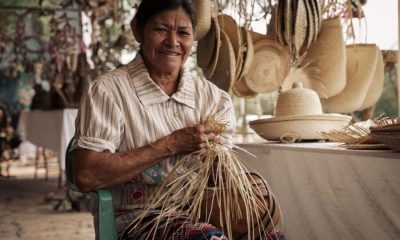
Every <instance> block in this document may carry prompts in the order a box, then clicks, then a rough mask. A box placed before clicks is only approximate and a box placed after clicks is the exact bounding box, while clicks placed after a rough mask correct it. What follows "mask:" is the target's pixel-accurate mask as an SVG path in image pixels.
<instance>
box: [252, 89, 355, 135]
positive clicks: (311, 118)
mask: <svg viewBox="0 0 400 240" xmlns="http://www.w3.org/2000/svg"><path fill="white" fill-rule="evenodd" d="M350 120H351V117H350V116H345V115H341V114H324V113H323V112H322V108H321V103H320V100H319V96H318V94H317V93H316V92H315V91H313V90H311V89H306V88H303V85H302V84H301V83H300V82H296V83H294V84H293V88H292V89H290V90H288V91H285V92H283V93H281V94H280V95H279V96H278V101H277V104H276V110H275V117H272V118H267V119H259V120H255V121H251V122H250V127H251V128H252V129H254V131H255V132H256V133H257V134H258V135H260V136H261V137H263V138H265V139H267V140H281V141H284V140H285V139H290V140H318V139H326V137H325V136H323V135H322V134H320V133H321V132H327V131H331V130H336V129H341V128H342V127H343V126H346V125H347V124H348V123H349V122H350Z"/></svg>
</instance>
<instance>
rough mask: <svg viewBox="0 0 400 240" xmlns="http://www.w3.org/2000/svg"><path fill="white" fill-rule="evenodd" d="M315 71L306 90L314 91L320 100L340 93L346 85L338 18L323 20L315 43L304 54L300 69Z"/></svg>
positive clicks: (342, 44) (340, 29) (344, 60)
mask: <svg viewBox="0 0 400 240" xmlns="http://www.w3.org/2000/svg"><path fill="white" fill-rule="evenodd" d="M302 66H304V67H308V68H311V69H316V70H317V71H318V74H314V75H312V76H309V77H310V83H309V84H310V85H305V87H307V88H311V89H313V90H315V91H316V92H317V93H318V95H319V96H320V97H321V98H329V97H331V96H334V95H336V94H338V93H340V92H341V91H342V90H343V89H344V87H345V85H346V47H345V43H344V40H343V32H342V25H341V23H340V19H339V18H333V19H328V20H324V21H323V22H322V26H321V31H320V33H319V35H318V38H317V41H316V42H313V43H312V44H311V45H310V47H309V48H308V50H307V52H306V53H305V57H304V59H303V61H302V62H301V63H300V67H302Z"/></svg>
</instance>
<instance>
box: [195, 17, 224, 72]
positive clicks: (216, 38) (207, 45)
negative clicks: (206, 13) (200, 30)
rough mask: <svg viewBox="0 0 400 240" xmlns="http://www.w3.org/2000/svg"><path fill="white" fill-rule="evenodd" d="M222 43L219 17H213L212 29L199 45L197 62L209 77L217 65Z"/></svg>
mask: <svg viewBox="0 0 400 240" xmlns="http://www.w3.org/2000/svg"><path fill="white" fill-rule="evenodd" d="M220 44H221V31H220V27H219V24H218V21H217V19H216V18H212V21H211V28H210V31H208V33H207V35H206V36H205V37H204V38H202V39H201V40H200V41H199V42H198V45H197V64H198V65H199V67H200V68H201V69H202V70H203V73H204V76H205V77H206V78H207V79H210V77H211V76H212V75H213V73H214V70H215V67H216V66H217V62H218V56H219V48H220Z"/></svg>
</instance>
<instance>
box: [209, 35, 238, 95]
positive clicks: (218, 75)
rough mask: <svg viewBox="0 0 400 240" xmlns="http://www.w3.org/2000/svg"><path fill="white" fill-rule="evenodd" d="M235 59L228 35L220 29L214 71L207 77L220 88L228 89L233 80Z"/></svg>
mask: <svg viewBox="0 0 400 240" xmlns="http://www.w3.org/2000/svg"><path fill="white" fill-rule="evenodd" d="M235 71H236V61H235V53H234V52H233V47H232V44H231V43H230V41H229V38H228V35H227V34H226V33H225V32H223V31H221V47H220V50H219V56H218V63H217V66H216V68H215V71H214V73H213V75H212V76H211V78H210V79H209V80H210V81H211V82H213V83H214V84H215V85H217V86H218V87H219V88H220V89H222V90H225V91H227V92H228V91H229V90H230V88H231V86H232V84H233V83H234V81H235Z"/></svg>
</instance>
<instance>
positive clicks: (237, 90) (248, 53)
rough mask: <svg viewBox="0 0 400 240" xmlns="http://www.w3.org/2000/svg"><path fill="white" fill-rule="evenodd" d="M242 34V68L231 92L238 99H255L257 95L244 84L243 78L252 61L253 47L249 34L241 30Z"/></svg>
mask: <svg viewBox="0 0 400 240" xmlns="http://www.w3.org/2000/svg"><path fill="white" fill-rule="evenodd" d="M241 32H242V39H243V42H242V49H243V55H242V59H243V60H242V66H241V69H240V73H239V75H238V76H237V78H236V81H235V83H234V84H233V86H232V91H233V93H234V94H235V95H237V96H239V97H245V98H253V97H256V96H257V95H258V94H257V93H256V92H254V91H253V90H251V89H250V88H249V87H248V86H247V83H246V80H245V78H244V76H245V75H246V74H247V72H248V71H249V69H250V66H251V63H252V61H253V57H254V46H253V41H252V38H251V34H250V32H249V31H248V30H247V29H246V28H243V27H242V28H241Z"/></svg>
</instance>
